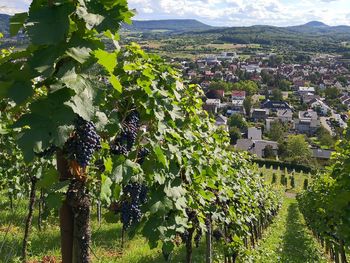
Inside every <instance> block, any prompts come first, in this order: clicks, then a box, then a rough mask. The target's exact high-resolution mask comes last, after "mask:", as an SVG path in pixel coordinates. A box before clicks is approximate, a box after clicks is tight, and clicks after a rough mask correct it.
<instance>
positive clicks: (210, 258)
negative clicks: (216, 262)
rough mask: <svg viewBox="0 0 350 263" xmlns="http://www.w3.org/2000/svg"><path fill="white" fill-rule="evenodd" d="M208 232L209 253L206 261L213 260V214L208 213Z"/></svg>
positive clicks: (208, 262) (207, 262) (209, 262)
mask: <svg viewBox="0 0 350 263" xmlns="http://www.w3.org/2000/svg"><path fill="white" fill-rule="evenodd" d="M206 226H207V232H206V244H207V255H206V261H205V262H206V263H212V262H213V247H212V226H211V216H210V215H207V220H206Z"/></svg>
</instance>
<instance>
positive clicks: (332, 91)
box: [325, 87, 340, 100]
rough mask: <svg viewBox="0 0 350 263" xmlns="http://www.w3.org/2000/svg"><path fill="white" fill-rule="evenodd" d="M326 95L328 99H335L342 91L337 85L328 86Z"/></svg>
mask: <svg viewBox="0 0 350 263" xmlns="http://www.w3.org/2000/svg"><path fill="white" fill-rule="evenodd" d="M325 96H326V99H327V100H335V99H337V98H338V97H339V96H340V91H339V90H338V89H337V88H336V87H331V88H326V90H325Z"/></svg>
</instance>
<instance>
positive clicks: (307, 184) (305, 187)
mask: <svg viewBox="0 0 350 263" xmlns="http://www.w3.org/2000/svg"><path fill="white" fill-rule="evenodd" d="M308 187H309V180H308V179H307V178H305V179H304V190H307V188H308Z"/></svg>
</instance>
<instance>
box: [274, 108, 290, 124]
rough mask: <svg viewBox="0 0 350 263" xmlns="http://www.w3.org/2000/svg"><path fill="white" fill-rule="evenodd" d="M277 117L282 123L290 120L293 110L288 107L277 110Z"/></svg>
mask: <svg viewBox="0 0 350 263" xmlns="http://www.w3.org/2000/svg"><path fill="white" fill-rule="evenodd" d="M277 118H278V119H279V120H280V121H281V122H284V123H286V122H291V121H293V112H292V111H291V110H289V109H285V110H277Z"/></svg>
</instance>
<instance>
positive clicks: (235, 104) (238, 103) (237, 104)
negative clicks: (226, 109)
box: [231, 100, 245, 114]
mask: <svg viewBox="0 0 350 263" xmlns="http://www.w3.org/2000/svg"><path fill="white" fill-rule="evenodd" d="M243 102H244V100H232V104H231V110H233V111H234V112H237V113H243V114H245V110H244V106H243Z"/></svg>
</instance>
